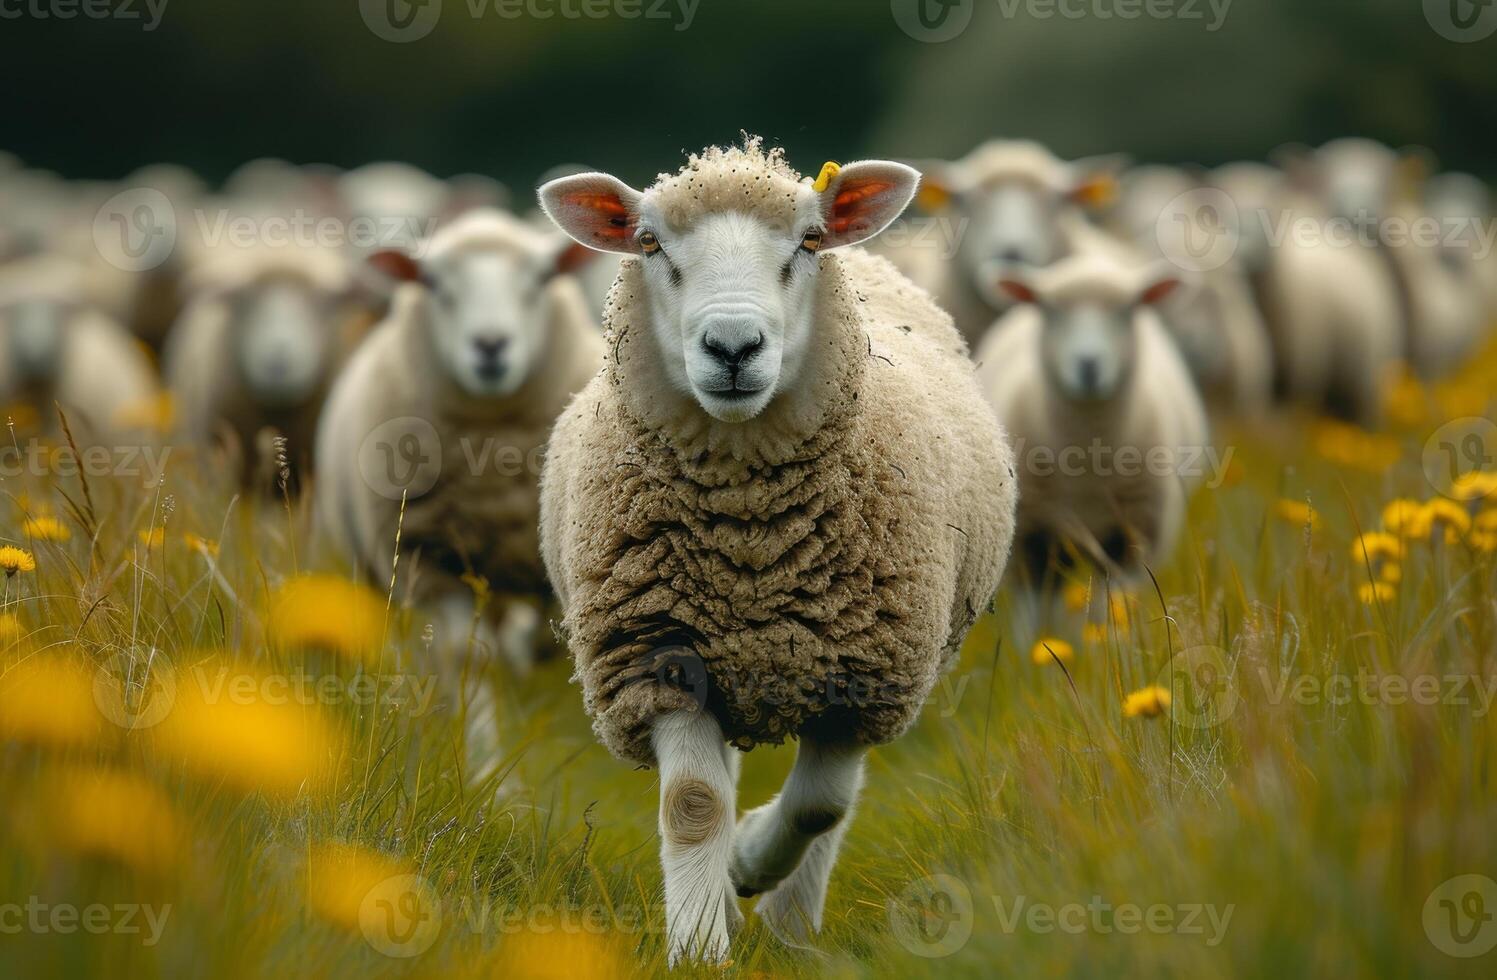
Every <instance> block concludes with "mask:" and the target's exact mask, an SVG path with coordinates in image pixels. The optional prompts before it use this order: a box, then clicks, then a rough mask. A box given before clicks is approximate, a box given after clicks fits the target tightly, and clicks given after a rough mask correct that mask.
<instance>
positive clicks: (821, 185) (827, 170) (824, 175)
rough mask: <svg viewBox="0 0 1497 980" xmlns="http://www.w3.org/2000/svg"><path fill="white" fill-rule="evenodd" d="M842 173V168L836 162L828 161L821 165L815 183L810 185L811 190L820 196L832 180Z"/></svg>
mask: <svg viewBox="0 0 1497 980" xmlns="http://www.w3.org/2000/svg"><path fill="white" fill-rule="evenodd" d="M841 172H842V168H841V167H840V166H838V165H837V163H836V161H834V160H828V161H827V162H826V163H823V164H822V165H821V173H819V174H817V175H816V183H814V184H812V185H811V190H813V191H815V192H816V193H818V194H820V193H821V192H823V191H825V190H826V189H827V188H828V187H830V186H831V183H832V178H833V177H835V176H837V175H838V174H840V173H841Z"/></svg>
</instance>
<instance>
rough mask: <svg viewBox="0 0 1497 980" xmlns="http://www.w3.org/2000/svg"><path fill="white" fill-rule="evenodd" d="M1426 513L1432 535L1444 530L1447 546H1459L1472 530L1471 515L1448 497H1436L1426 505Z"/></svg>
mask: <svg viewBox="0 0 1497 980" xmlns="http://www.w3.org/2000/svg"><path fill="white" fill-rule="evenodd" d="M1424 513H1425V518H1426V520H1427V521H1428V522H1429V531H1430V533H1434V532H1435V531H1437V530H1439V529H1441V528H1443V529H1444V531H1445V543H1446V544H1458V543H1459V542H1460V540H1461V538H1464V537H1465V536H1466V532H1467V531H1470V530H1471V514H1470V513H1469V512H1468V511H1467V510H1466V508H1464V507H1462V506H1461V505H1460V504H1458V503H1456V502H1455V501H1454V500H1450V499H1448V498H1446V497H1436V498H1434V499H1433V500H1431V501H1430V502H1429V503H1427V504H1425V505H1424Z"/></svg>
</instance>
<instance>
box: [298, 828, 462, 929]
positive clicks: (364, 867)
mask: <svg viewBox="0 0 1497 980" xmlns="http://www.w3.org/2000/svg"><path fill="white" fill-rule="evenodd" d="M306 895H307V907H308V908H309V909H310V910H311V911H312V912H313V913H314V914H316V915H318V916H320V917H322V918H323V919H325V920H326V921H328V922H330V923H332V924H333V925H335V926H339V927H341V928H343V929H347V930H348V931H349V932H355V933H363V935H364V938H365V939H367V940H368V941H369V943H370V944H371V945H372V946H374V948H375V949H378V950H380V951H381V952H384V953H388V954H391V955H398V956H410V955H415V954H419V953H421V952H424V951H425V950H426V949H427V948H428V947H430V945H431V944H432V943H433V942H435V941H436V938H437V935H438V934H439V933H440V931H441V906H440V903H439V901H438V899H437V896H436V894H435V892H433V891H432V889H431V887H430V885H429V884H427V882H426V881H425V879H423V878H422V877H421V876H420V875H419V874H417V873H416V868H415V866H414V865H413V864H412V863H411V862H410V861H407V860H404V859H402V858H397V857H392V856H391V855H388V854H383V853H381V852H379V851H375V850H371V849H369V848H367V847H360V846H358V845H355V844H341V843H330V844H321V845H318V846H317V847H314V848H313V850H312V853H311V855H310V856H309V858H308V860H307V891H306Z"/></svg>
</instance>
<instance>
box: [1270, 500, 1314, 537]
mask: <svg viewBox="0 0 1497 980" xmlns="http://www.w3.org/2000/svg"><path fill="white" fill-rule="evenodd" d="M1274 513H1275V514H1276V515H1278V518H1279V520H1281V521H1284V522H1285V523H1287V524H1293V525H1296V526H1298V527H1302V528H1303V527H1308V528H1309V529H1310V530H1311V531H1318V530H1320V513H1319V512H1318V511H1316V510H1315V508H1314V507H1311V506H1310V505H1309V503H1307V502H1306V501H1303V500H1291V499H1289V498H1284V499H1282V500H1280V501H1278V503H1276V504H1275V505H1274Z"/></svg>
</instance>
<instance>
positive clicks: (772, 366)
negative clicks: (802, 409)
mask: <svg viewBox="0 0 1497 980" xmlns="http://www.w3.org/2000/svg"><path fill="white" fill-rule="evenodd" d="M919 180H920V175H919V173H918V172H917V171H915V170H914V169H912V168H910V167H907V166H905V165H903V164H899V163H893V162H889V161H883V160H867V161H862V162H859V163H850V164H847V165H846V166H843V167H841V168H837V167H835V166H828V167H826V168H823V171H822V174H821V176H820V177H818V178H817V180H816V181H814V182H813V181H811V180H810V179H806V180H802V179H800V175H799V174H797V173H795V171H793V170H792V169H791V168H790V167H789V166H788V165H786V164H785V163H784V161H783V159H782V157H781V155H780V154H779V153H778V152H777V151H771V152H770V153H769V154H765V153H763V152H762V151H761V150H760V149H759V144H758V142H757V141H755V140H750V141H749V142H748V144H747V145H746V146H745V147H743V148H741V149H740V148H733V149H730V150H723V149H718V148H714V149H711V150H708V151H707V152H706V153H704V154H701V155H698V156H693V157H692V158H691V160H690V162H689V163H688V165H687V166H686V167H685V168H684V169H683V170H682V171H681V172H680V173H679V174H675V175H670V176H667V177H662V178H661V179H660V180H659V181H657V182H656V184H655V185H653V186H652V187H651V188H649V189H648V190H646V191H644V192H640V191H637V190H634V189H633V188H631V187H630V186H628V185H627V184H625V183H624V182H623V181H621V180H619V179H618V178H616V177H613V176H611V175H609V174H602V173H588V174H577V175H574V176H569V177H562V178H558V179H557V180H553V181H550V182H549V183H547V184H545V185H544V186H542V187H541V188H540V192H539V193H540V200H541V206H542V208H544V210H545V212H546V213H547V214H548V215H549V216H550V217H551V220H553V221H554V222H556V224H557V225H558V226H559V227H560V228H561V229H562V230H563V231H565V232H566V233H567V234H568V235H570V236H572V238H574V239H576V240H577V241H578V242H580V243H582V244H583V245H587V246H590V247H592V248H595V249H600V250H603V251H610V252H618V253H622V254H624V255H630V256H637V257H638V258H639V259H640V261H642V262H643V281H644V293H645V295H644V297H643V299H644V303H645V309H646V311H647V313H648V319H649V323H650V330H651V333H652V335H653V337H654V339H655V341H656V344H657V346H658V352H659V355H660V357H661V359H662V363H663V366H664V375H665V377H666V379H667V380H668V382H669V383H670V385H671V386H672V387H673V388H675V389H676V390H677V391H678V392H679V393H680V394H682V395H683V396H686V397H689V398H691V399H694V400H695V402H696V404H698V405H699V406H700V407H701V408H702V410H703V411H704V412H706V413H707V414H708V415H710V416H711V417H712V418H714V419H716V420H718V421H720V422H727V423H738V422H745V421H748V420H749V419H752V418H754V417H755V416H757V415H758V414H759V413H760V412H762V411H763V410H764V408H765V407H766V406H767V405H769V404H770V402H771V401H772V400H773V399H774V398H775V396H776V395H777V394H778V393H780V392H783V391H785V390H787V389H789V388H790V387H792V386H793V385H795V383H796V381H797V379H798V378H799V377H800V375H801V369H802V366H803V364H804V363H805V361H806V352H807V349H808V348H809V347H810V345H811V343H812V341H813V339H814V337H813V335H814V332H815V322H816V310H817V291H816V283H817V273H818V271H819V269H820V265H821V255H822V253H824V252H828V251H830V250H832V249H836V248H842V247H845V246H848V245H854V244H857V243H858V242H862V241H865V240H867V239H869V238H871V237H873V236H874V235H876V234H878V233H879V232H880V231H882V230H883V229H884V228H885V227H886V226H887V225H888V224H889V223H890V222H891V221H893V220H894V219H895V218H897V217H898V216H899V214H900V212H902V211H903V210H904V208H905V206H906V205H907V204H908V203H909V201H910V199H911V198H912V197H913V196H914V194H915V188H916V186H917V185H918V183H919Z"/></svg>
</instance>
